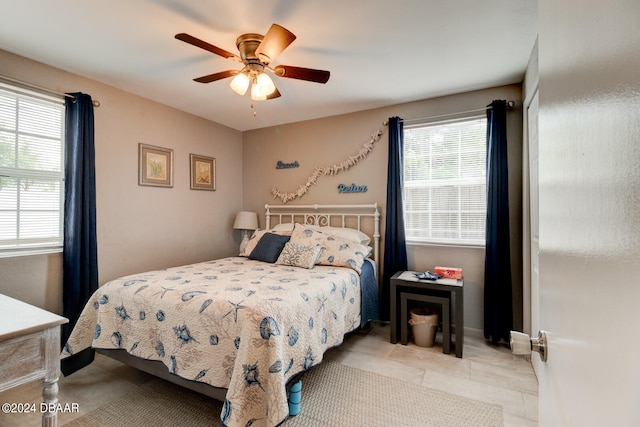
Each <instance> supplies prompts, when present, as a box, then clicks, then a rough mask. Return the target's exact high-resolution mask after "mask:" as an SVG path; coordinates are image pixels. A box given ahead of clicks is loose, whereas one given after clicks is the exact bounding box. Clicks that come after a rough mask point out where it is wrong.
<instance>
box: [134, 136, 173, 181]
mask: <svg viewBox="0 0 640 427" xmlns="http://www.w3.org/2000/svg"><path fill="white" fill-rule="evenodd" d="M138 185H150V186H153V187H173V150H171V149H169V148H162V147H155V146H153V145H147V144H138Z"/></svg>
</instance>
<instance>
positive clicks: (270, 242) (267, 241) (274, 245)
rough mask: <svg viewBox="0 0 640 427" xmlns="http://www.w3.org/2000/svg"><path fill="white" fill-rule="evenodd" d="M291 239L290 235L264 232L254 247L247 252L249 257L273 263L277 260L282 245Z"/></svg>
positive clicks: (282, 247)
mask: <svg viewBox="0 0 640 427" xmlns="http://www.w3.org/2000/svg"><path fill="white" fill-rule="evenodd" d="M289 239H291V236H281V235H280V234H274V233H264V235H263V236H262V237H261V238H260V240H259V241H258V244H257V245H256V247H255V248H254V249H253V250H252V251H251V253H250V254H249V259H253V260H256V261H264V262H269V263H271V264H273V263H274V262H276V261H277V260H278V257H279V256H280V252H282V249H284V245H286V244H287V242H288V241H289Z"/></svg>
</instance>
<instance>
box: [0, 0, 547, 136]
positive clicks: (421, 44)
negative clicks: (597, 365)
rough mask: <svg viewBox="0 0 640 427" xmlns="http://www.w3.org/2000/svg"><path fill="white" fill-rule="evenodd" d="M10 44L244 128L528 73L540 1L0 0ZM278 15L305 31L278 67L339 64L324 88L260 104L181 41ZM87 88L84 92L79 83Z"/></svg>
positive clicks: (229, 34)
mask: <svg viewBox="0 0 640 427" xmlns="http://www.w3.org/2000/svg"><path fill="white" fill-rule="evenodd" d="M0 10H1V11H2V13H0V49H4V50H6V51H9V52H12V53H15V54H18V55H21V56H24V57H27V58H30V59H33V60H36V61H40V62H43V63H45V64H49V65H52V66H54V67H57V68H60V69H63V70H66V71H69V72H72V73H76V74H80V75H82V76H85V77H88V78H91V79H94V80H97V81H100V82H102V83H105V84H108V85H110V86H114V87H117V88H120V89H123V90H125V91H128V92H131V93H134V94H137V95H141V96H143V97H146V98H149V99H152V100H155V101H158V102H161V103H163V104H167V105H170V106H173V107H175V108H178V109H180V110H183V111H186V112H189V113H192V114H195V115H197V116H201V117H204V118H207V119H210V120H213V121H215V122H218V123H221V124H223V125H226V126H229V127H231V128H234V129H238V130H240V131H244V130H249V129H255V128H261V127H265V126H273V125H277V124H282V123H289V122H295V121H300V120H307V119H313V118H318V117H325V116H331V115H335V114H343V113H348V112H353V111H359V110H365V109H370V108H377V107H382V106H388V105H393V104H398V103H404V102H409V101H415V100H420V99H426V98H432V97H435V96H442V95H448V94H453V93H460V92H465V91H469V90H475V89H482V88H487V87H492V86H498V85H502V84H509V83H515V82H520V81H522V77H523V75H524V71H525V68H526V65H527V61H528V59H529V55H530V53H531V50H532V48H533V45H534V42H535V39H536V35H537V1H536V0H484V1H481V0H396V1H389V0H261V1H256V0H253V1H252V0H233V1H231V0H92V1H87V0H56V1H51V0H20V1H15V0H0ZM272 23H277V24H279V25H282V26H283V27H285V28H287V29H289V30H290V31H291V32H293V33H294V34H295V35H296V36H297V39H296V41H294V42H293V44H291V45H290V46H289V47H288V48H287V49H286V50H285V51H284V52H283V53H282V54H281V55H280V56H279V57H278V58H276V59H275V60H274V61H273V62H272V64H271V65H272V66H275V65H279V64H284V65H295V66H301V67H308V68H318V69H324V70H329V71H330V72H331V78H330V79H329V81H328V82H327V83H326V84H324V85H323V84H318V83H311V82H305V81H301V80H293V79H285V78H280V77H274V82H275V83H276V85H277V87H278V89H279V90H280V92H281V93H282V96H281V97H280V98H277V99H273V100H269V101H258V102H256V110H257V116H256V117H254V116H253V113H252V110H251V108H250V105H251V99H250V98H249V95H248V94H247V95H245V96H243V97H240V96H239V95H237V94H235V93H234V92H233V91H232V90H231V89H230V88H229V84H228V83H229V80H230V79H227V80H221V81H217V82H213V83H209V84H202V83H196V82H194V81H193V80H192V79H193V78H195V77H200V76H203V75H207V74H212V73H215V72H218V71H222V70H228V69H240V68H241V64H238V63H236V62H233V61H230V60H226V59H224V58H221V57H219V56H217V55H214V54H212V53H209V52H207V51H204V50H202V49H199V48H197V47H194V46H191V45H189V44H187V43H184V42H181V41H178V40H176V39H175V38H174V35H175V34H177V33H181V32H185V33H188V34H190V35H192V36H195V37H197V38H200V39H202V40H205V41H207V42H209V43H211V44H214V45H216V46H218V47H220V48H222V49H225V50H228V51H230V52H234V53H235V52H237V49H236V46H235V40H236V38H237V37H238V36H239V35H241V34H244V33H260V34H264V33H265V32H266V31H267V30H268V29H269V27H270V26H271V24H272ZM69 90H73V91H82V88H69Z"/></svg>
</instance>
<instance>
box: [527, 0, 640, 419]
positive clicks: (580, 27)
mask: <svg viewBox="0 0 640 427" xmlns="http://www.w3.org/2000/svg"><path fill="white" fill-rule="evenodd" d="M578 3H579V4H578ZM538 8H539V39H538V40H539V44H538V57H539V88H540V90H539V120H538V129H539V145H538V147H539V162H538V171H539V180H538V182H539V221H540V222H539V236H540V241H539V242H540V284H539V289H540V296H539V300H540V320H539V327H540V328H542V329H545V330H547V331H549V334H548V338H549V342H548V350H549V352H548V361H547V363H541V364H540V369H539V372H538V380H539V420H538V421H539V424H540V425H541V426H580V427H582V426H616V427H618V426H623V427H625V426H640V320H639V316H638V311H639V307H640V142H639V141H640V73H639V71H638V70H640V55H639V54H638V52H639V50H638V46H640V26H639V25H638V17H640V1H637V0H633V1H632V0H612V2H609V3H607V4H606V6H605V5H604V3H603V2H602V1H601V0H583V1H580V2H574V1H566V0H565V1H558V0H540V1H539V3H538ZM533 357H534V358H537V355H534V356H533Z"/></svg>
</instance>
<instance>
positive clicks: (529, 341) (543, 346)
mask: <svg viewBox="0 0 640 427" xmlns="http://www.w3.org/2000/svg"><path fill="white" fill-rule="evenodd" d="M509 345H510V346H511V352H512V353H513V354H516V355H521V356H528V355H530V354H531V352H532V351H535V352H537V353H538V354H540V359H541V360H542V361H543V362H546V361H547V354H548V353H549V349H548V348H547V333H546V332H545V331H540V332H538V337H537V338H530V337H529V335H527V334H523V333H522V332H517V331H511V338H510V339H509Z"/></svg>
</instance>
